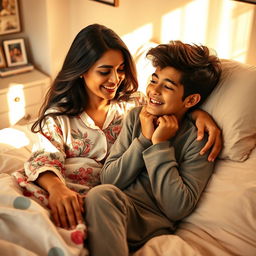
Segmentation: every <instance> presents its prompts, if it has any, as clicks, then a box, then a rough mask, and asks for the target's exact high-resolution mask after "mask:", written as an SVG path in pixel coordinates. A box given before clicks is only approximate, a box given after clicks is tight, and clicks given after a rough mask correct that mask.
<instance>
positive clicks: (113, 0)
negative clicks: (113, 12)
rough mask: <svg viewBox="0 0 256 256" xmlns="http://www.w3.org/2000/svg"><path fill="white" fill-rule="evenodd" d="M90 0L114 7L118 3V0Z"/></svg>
mask: <svg viewBox="0 0 256 256" xmlns="http://www.w3.org/2000/svg"><path fill="white" fill-rule="evenodd" d="M92 1H95V2H99V3H103V4H108V5H112V6H114V7H118V5H119V0H92Z"/></svg>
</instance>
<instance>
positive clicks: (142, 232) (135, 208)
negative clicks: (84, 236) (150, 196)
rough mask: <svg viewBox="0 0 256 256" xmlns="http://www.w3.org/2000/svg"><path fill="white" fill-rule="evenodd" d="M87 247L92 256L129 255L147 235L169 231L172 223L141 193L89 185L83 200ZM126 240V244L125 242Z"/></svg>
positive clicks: (147, 238)
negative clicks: (135, 194)
mask: <svg viewBox="0 0 256 256" xmlns="http://www.w3.org/2000/svg"><path fill="white" fill-rule="evenodd" d="M85 200H86V201H85V212H86V223H87V226H88V241H87V242H88V247H89V251H90V255H92V256H103V255H106V256H112V255H113V256H128V255H129V249H130V251H131V250H135V249H138V248H139V247H140V246H141V245H143V244H144V243H145V242H146V241H147V240H149V239H150V238H152V237H154V236H157V235H162V234H170V233H172V232H173V230H174V227H173V223H172V222H171V221H170V220H168V219H167V218H166V216H165V215H163V213H162V212H161V211H160V210H159V209H158V208H157V206H156V205H155V204H153V203H151V204H150V203H149V202H150V201H149V200H147V199H146V198H145V201H143V194H141V195H140V200H136V198H131V196H129V195H127V194H126V193H125V192H123V191H121V190H120V189H118V188H117V187H115V186H114V185H110V184H105V185H99V186H96V187H94V188H92V189H91V190H90V191H89V193H88V194H87V196H86V199H85ZM127 241H128V243H127Z"/></svg>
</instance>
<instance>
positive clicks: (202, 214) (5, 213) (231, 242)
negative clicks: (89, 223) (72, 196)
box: [0, 127, 256, 256]
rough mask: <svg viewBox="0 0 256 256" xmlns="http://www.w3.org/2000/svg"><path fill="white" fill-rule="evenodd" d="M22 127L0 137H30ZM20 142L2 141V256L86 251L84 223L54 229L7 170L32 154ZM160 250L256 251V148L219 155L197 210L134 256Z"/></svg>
mask: <svg viewBox="0 0 256 256" xmlns="http://www.w3.org/2000/svg"><path fill="white" fill-rule="evenodd" d="M26 129H27V128H26V127H14V128H8V129H7V130H5V131H4V133H3V131H0V138H1V136H2V138H3V137H5V134H6V132H10V133H11V134H13V136H14V135H15V134H16V135H15V136H16V137H15V139H13V142H15V141H18V140H19V138H20V139H21V138H23V136H25V137H26V136H28V137H27V138H29V141H31V140H34V137H31V136H32V135H31V134H27V130H26ZM17 131H19V132H21V133H17ZM13 138H14V137H13ZM0 142H1V141H0ZM24 143H25V144H24V145H22V146H21V147H18V148H16V147H15V146H13V145H10V144H11V143H9V144H8V145H7V144H4V143H0V255H4V256H16V255H18V256H23V255H24V256H25V255H26V256H30V255H31V256H32V255H33V256H34V255H39V256H44V255H45V256H64V255H65V256H71V255H72V256H73V255H74V256H79V255H88V252H87V250H86V249H83V238H84V236H85V235H86V234H84V233H83V228H82V227H77V228H76V229H75V230H64V229H61V228H56V227H55V226H54V224H53V223H52V222H51V220H50V218H49V216H50V214H49V211H48V210H47V209H45V208H44V207H42V206H41V205H40V204H38V203H36V202H35V201H34V200H31V199H30V198H29V197H28V196H27V195H23V193H22V191H21V189H20V187H19V186H18V185H17V184H16V182H14V179H13V177H12V176H11V175H10V174H11V173H12V172H13V171H15V170H17V169H19V168H21V167H22V166H23V162H24V161H25V160H26V159H27V158H28V157H29V156H30V150H31V143H30V142H29V143H28V144H26V139H24ZM160 255H161V256H194V255H195V256H211V255H212V256H231V255H234V256H235V255H241V256H255V255H256V149H254V151H253V152H252V153H251V155H250V157H249V159H248V160H246V161H245V162H234V161H230V160H218V161H217V163H216V168H215V172H214V174H213V176H212V178H211V180H210V182H209V184H208V186H207V188H206V190H205V192H204V193H203V195H202V197H201V200H200V201H199V204H198V206H197V208H196V210H195V211H194V212H193V213H192V214H191V215H190V216H188V217H187V218H185V219H184V220H183V222H182V223H181V224H180V225H179V228H178V230H177V232H176V233H175V234H173V235H164V236H159V237H155V238H153V239H151V240H150V241H148V243H146V244H145V245H144V246H143V247H142V248H141V249H140V250H138V251H137V252H136V253H134V255H133V256H160Z"/></svg>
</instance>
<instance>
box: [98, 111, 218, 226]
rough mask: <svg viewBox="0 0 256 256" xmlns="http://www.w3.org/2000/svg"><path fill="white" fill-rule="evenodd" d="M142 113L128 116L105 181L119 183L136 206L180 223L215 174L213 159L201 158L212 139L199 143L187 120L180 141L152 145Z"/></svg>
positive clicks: (177, 138) (103, 175) (106, 167)
mask: <svg viewBox="0 0 256 256" xmlns="http://www.w3.org/2000/svg"><path fill="white" fill-rule="evenodd" d="M140 111H141V107H136V108H134V109H132V110H131V111H130V112H129V114H128V115H127V118H126V119H125V122H124V126H123V128H122V130H121V133H120V135H119V137H118V138H117V140H116V142H115V143H114V145H113V147H112V149H111V152H110V155H109V157H108V158H107V160H106V162H105V164H104V166H103V169H102V171H101V175H100V177H101V182H102V183H103V184H114V185H115V186H117V187H118V188H120V189H121V190H123V192H124V193H125V194H126V195H128V196H129V197H130V198H131V199H132V200H133V201H134V202H135V204H137V205H139V206H140V207H143V208H144V209H148V210H149V211H151V212H154V213H156V212H159V214H160V215H164V216H165V217H166V218H167V219H169V221H170V223H175V222H176V221H178V220H181V219H182V218H184V217H185V216H187V215H188V214H190V213H191V212H192V210H193V209H194V208H195V206H196V204H197V202H198V200H199V198H200V195H201V193H202V191H203V190H204V188H205V186H206V184H207V182H208V180H209V178H210V176H211V174H212V172H213V167H214V164H213V163H212V162H209V161H208V160H207V157H208V155H207V154H205V155H203V156H201V155H200V154H199V152H200V150H201V148H202V147H203V145H204V144H205V143H206V140H207V138H206V136H204V139H203V140H202V141H197V140H196V137H197V130H196V127H195V126H194V124H193V123H192V122H191V121H190V120H189V119H188V118H186V117H185V118H184V120H183V122H182V124H181V126H180V128H179V130H178V132H177V134H176V135H175V137H173V138H172V139H170V140H169V141H165V142H161V143H159V144H155V145H153V144H152V143H151V141H150V140H148V139H146V138H145V137H144V136H143V135H142V133H141V124H140V119H139V113H140ZM171 226H173V225H171ZM173 227H174V226H173Z"/></svg>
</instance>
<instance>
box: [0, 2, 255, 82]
mask: <svg viewBox="0 0 256 256" xmlns="http://www.w3.org/2000/svg"><path fill="white" fill-rule="evenodd" d="M19 3H20V9H21V17H22V32H21V33H16V34H10V35H8V38H18V37H24V38H25V39H26V44H27V47H28V54H29V58H30V59H31V61H32V62H33V63H34V64H35V66H36V67H38V68H39V69H41V70H42V71H44V72H45V73H47V74H49V75H51V76H52V77H54V76H55V75H56V74H57V72H58V70H59V69H60V67H61V65H62V63H63V60H64V57H65V54H66V52H67V50H68V48H69V46H70V44H71V42H72V40H73V38H74V37H75V35H76V34H77V33H78V32H79V31H80V30H81V29H82V28H83V27H85V26H87V25H89V24H91V23H102V24H105V25H106V26H108V27H110V28H112V29H113V30H114V31H116V32H117V33H118V34H119V35H120V36H121V37H122V38H123V40H124V41H125V42H126V43H127V45H128V47H129V49H130V50H131V52H132V53H134V52H135V50H136V49H137V48H138V47H139V46H140V45H142V44H143V43H144V42H145V41H148V40H154V41H156V42H167V41H169V40H172V39H180V40H182V41H187V42H195V43H201V44H206V45H208V46H209V47H212V48H213V49H215V50H216V51H217V53H218V55H219V56H220V57H221V58H232V59H237V60H240V61H242V62H245V63H250V64H253V65H256V56H255V54H256V44H255V41H256V40H255V39H256V11H255V8H256V7H255V6H254V5H252V4H245V3H241V2H238V1H232V0H179V1H170V0H119V7H112V6H109V5H106V4H102V3H98V2H95V1H92V0H36V1H35V0H19ZM6 37H7V36H5V38H1V40H2V39H6Z"/></svg>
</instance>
